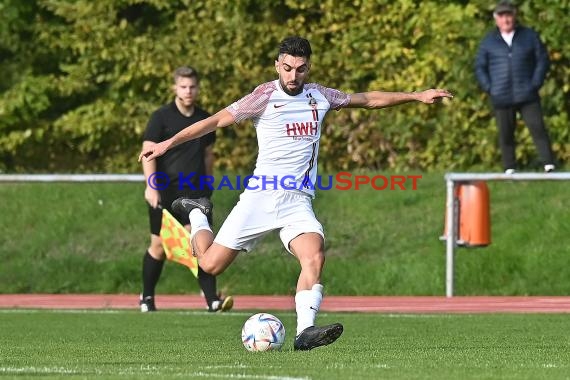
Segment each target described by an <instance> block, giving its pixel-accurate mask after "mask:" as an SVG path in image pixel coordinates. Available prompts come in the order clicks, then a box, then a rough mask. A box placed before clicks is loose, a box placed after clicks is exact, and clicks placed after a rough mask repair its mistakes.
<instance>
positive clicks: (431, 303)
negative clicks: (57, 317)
mask: <svg viewBox="0 0 570 380" xmlns="http://www.w3.org/2000/svg"><path fill="white" fill-rule="evenodd" d="M234 300H235V304H234V310H294V309H295V306H294V300H293V297H292V296H246V295H244V296H234ZM156 304H157V308H158V309H163V310H167V309H197V310H204V309H205V307H206V306H205V302H204V299H203V298H202V297H201V296H199V295H157V296H156ZM138 307H139V306H138V295H133V294H120V295H112V294H0V309H1V308H4V309H7V308H10V309H14V308H20V309H138ZM321 311H344V312H366V313H570V297H541V296H538V297H453V298H446V297H383V296H382V297H379V296H366V297H352V296H346V297H345V296H342V297H335V296H327V297H325V298H324V300H323V304H322V305H321Z"/></svg>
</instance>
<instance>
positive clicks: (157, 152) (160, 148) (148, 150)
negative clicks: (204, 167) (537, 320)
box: [139, 109, 235, 161]
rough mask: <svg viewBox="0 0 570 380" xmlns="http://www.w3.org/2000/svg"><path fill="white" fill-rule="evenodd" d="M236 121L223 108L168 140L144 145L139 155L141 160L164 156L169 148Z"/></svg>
mask: <svg viewBox="0 0 570 380" xmlns="http://www.w3.org/2000/svg"><path fill="white" fill-rule="evenodd" d="M234 122H235V118H234V116H233V115H232V114H231V113H230V112H229V111H227V110H226V109H223V110H221V111H219V112H217V113H216V114H214V115H212V116H210V117H208V118H206V119H204V120H200V121H198V122H197V123H194V124H192V125H190V126H188V127H186V128H184V129H183V130H181V131H180V132H178V133H177V134H176V135H174V136H172V137H171V138H170V139H168V140H164V141H162V142H160V143H157V144H149V145H148V146H146V147H145V146H143V149H142V151H141V153H140V155H139V161H151V160H154V159H155V158H157V157H159V156H162V155H163V154H164V153H165V152H166V151H167V150H169V149H171V148H174V147H175V146H177V145H180V144H182V143H183V142H186V141H189V140H193V139H195V138H198V137H201V136H204V135H205V134H208V133H210V132H213V131H215V130H216V129H218V128H224V127H227V126H228V125H231V124H234ZM143 158H144V160H143Z"/></svg>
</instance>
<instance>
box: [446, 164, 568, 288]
mask: <svg viewBox="0 0 570 380" xmlns="http://www.w3.org/2000/svg"><path fill="white" fill-rule="evenodd" d="M568 180H570V172H563V173H513V174H503V173H447V174H446V175H445V182H446V188H447V194H446V202H445V209H446V213H445V215H446V220H447V225H448V227H447V231H445V240H446V256H445V257H446V258H445V261H446V263H445V295H446V296H447V297H453V273H454V264H453V262H454V251H455V247H456V246H457V230H458V228H457V222H458V219H459V218H458V215H457V211H458V210H457V208H456V207H454V205H455V204H456V202H457V201H458V200H457V197H456V192H455V186H456V184H458V183H461V182H474V181H568Z"/></svg>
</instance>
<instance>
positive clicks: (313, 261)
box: [300, 250, 325, 269]
mask: <svg viewBox="0 0 570 380" xmlns="http://www.w3.org/2000/svg"><path fill="white" fill-rule="evenodd" d="M300 261H301V265H302V266H305V267H309V268H319V269H320V268H322V267H323V265H325V254H324V252H323V251H322V250H316V251H314V252H310V253H308V254H306V255H303V258H302V259H301V260H300Z"/></svg>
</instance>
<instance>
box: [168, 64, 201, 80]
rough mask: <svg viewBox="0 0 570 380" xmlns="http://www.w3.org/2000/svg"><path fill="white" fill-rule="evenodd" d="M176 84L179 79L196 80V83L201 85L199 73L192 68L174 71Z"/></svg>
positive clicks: (183, 67)
mask: <svg viewBox="0 0 570 380" xmlns="http://www.w3.org/2000/svg"><path fill="white" fill-rule="evenodd" d="M173 77H174V83H176V80H177V79H178V78H194V79H196V83H200V77H199V76H198V72H197V71H196V69H194V68H192V67H190V66H182V67H179V68H177V69H176V70H174V75H173Z"/></svg>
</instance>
